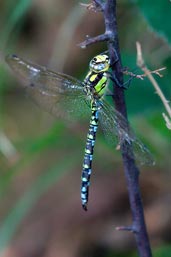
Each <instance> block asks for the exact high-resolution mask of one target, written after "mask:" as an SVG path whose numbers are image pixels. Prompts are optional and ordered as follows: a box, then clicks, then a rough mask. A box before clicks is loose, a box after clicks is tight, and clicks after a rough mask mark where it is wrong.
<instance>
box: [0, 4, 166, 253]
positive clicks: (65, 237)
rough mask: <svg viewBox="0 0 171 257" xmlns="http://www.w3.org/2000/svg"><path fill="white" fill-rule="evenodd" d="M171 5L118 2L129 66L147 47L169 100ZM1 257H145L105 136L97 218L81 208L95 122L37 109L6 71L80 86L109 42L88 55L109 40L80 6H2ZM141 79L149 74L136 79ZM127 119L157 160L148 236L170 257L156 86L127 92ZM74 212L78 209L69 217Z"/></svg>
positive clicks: (94, 192)
mask: <svg viewBox="0 0 171 257" xmlns="http://www.w3.org/2000/svg"><path fill="white" fill-rule="evenodd" d="M170 16H171V3H170V2H169V1H167V2H166V1H164V2H162V1H159V0H158V1H155V6H153V5H152V4H149V2H148V1H126V0H125V1H122V0H120V1H118V27H119V39H120V45H121V54H122V61H123V66H127V67H129V68H130V70H133V69H135V68H136V47H135V42H136V41H140V43H141V44H142V47H143V53H144V58H145V60H146V63H147V65H148V67H149V68H150V69H157V68H160V67H163V66H166V67H167V70H165V71H164V72H163V75H164V77H163V78H156V79H157V81H158V82H159V84H160V86H161V89H162V90H163V92H164V94H165V95H166V97H167V99H168V100H170V98H171V86H170V85H171V84H170V82H171V74H170V69H171V58H170V57H171V52H170V43H171V29H170ZM0 17H1V18H0V32H1V33H0V58H1V63H0V126H1V127H0V129H1V131H0V163H1V169H0V255H1V256H3V257H39V256H40V257H42V256H44V257H51V256H53V257H54V256H60V257H87V256H88V257H96V256H98V257H126V256H127V257H129V256H133V257H134V256H137V254H136V245H135V241H134V237H133V235H132V234H130V233H127V232H118V231H116V230H115V227H116V226H120V225H130V223H131V213H130V208H129V201H128V195H127V188H126V183H125V179H124V174H123V166H122V161H121V157H120V154H119V153H118V152H117V151H115V149H112V148H111V147H110V146H108V144H107V142H106V141H105V139H104V137H103V134H102V133H101V132H100V130H99V132H98V136H97V142H96V146H95V154H94V161H93V174H92V179H91V188H90V200H89V206H88V207H89V210H88V212H87V213H85V212H84V211H83V210H82V208H81V203H80V177H81V168H82V160H83V154H84V147H85V140H86V134H87V129H88V122H89V121H88V119H81V120H80V121H79V120H75V119H74V120H72V119H71V120H70V121H68V120H66V119H65V117H64V119H56V118H55V117H52V116H51V115H50V114H48V113H45V112H44V111H43V110H41V109H40V108H38V107H37V106H36V105H34V104H33V103H32V102H31V101H30V99H29V97H28V96H27V95H26V94H25V92H24V89H23V88H22V86H21V84H20V83H19V82H18V81H17V80H16V78H15V77H14V74H13V73H11V71H10V70H9V68H8V67H7V65H6V64H5V62H4V56H5V55H6V54H8V53H16V54H18V55H19V56H22V57H24V58H26V59H29V60H32V61H33V62H35V63H38V64H41V65H45V66H48V67H49V68H51V69H52V70H54V71H55V70H56V71H63V72H64V73H66V74H70V75H72V76H75V77H77V78H79V79H80V80H82V79H83V78H84V76H85V74H86V72H87V70H88V63H89V60H90V59H91V58H92V57H93V56H94V55H96V54H98V53H100V52H102V51H104V50H106V45H105V43H100V44H98V45H93V46H91V47H88V48H87V49H85V50H82V49H80V48H79V47H78V46H77V44H78V43H80V42H81V41H83V40H84V39H85V36H86V35H90V36H95V35H97V34H99V33H103V31H104V24H103V18H102V15H101V14H100V13H96V14H95V13H93V12H90V11H87V10H86V9H84V8H83V7H81V6H80V4H79V2H78V1H66V0H65V1H59V0H48V1H46V0H34V1H31V0H13V1H11V0H1V1H0ZM136 72H137V73H141V71H139V70H137V71H136ZM126 98H127V106H128V114H129V120H130V122H131V124H132V127H133V129H134V131H136V134H137V135H138V136H139V137H140V138H141V139H142V141H143V142H144V143H145V144H147V145H148V147H149V148H150V150H151V151H152V153H153V154H154V156H155V159H156V165H155V166H154V167H140V169H141V171H142V172H141V176H140V185H141V190H142V197H143V203H144V210H145V217H146V222H147V228H148V232H149V237H150V241H151V245H152V249H153V254H154V256H156V257H170V256H171V204H170V202H171V174H170V167H171V158H170V152H169V150H170V138H171V131H169V130H168V129H167V128H166V126H165V123H164V121H163V118H162V112H163V111H164V107H163V106H162V104H161V101H160V99H159V97H158V96H157V94H156V93H155V91H154V89H153V87H152V86H151V84H150V82H149V81H148V80H147V79H145V80H144V81H140V80H137V79H135V80H134V81H133V82H132V83H131V86H130V89H129V90H127V91H126ZM70 208H71V209H70Z"/></svg>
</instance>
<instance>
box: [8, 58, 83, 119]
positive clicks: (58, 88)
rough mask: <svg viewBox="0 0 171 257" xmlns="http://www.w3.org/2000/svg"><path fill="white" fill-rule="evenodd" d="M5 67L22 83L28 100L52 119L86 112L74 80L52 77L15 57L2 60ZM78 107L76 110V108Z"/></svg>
mask: <svg viewBox="0 0 171 257" xmlns="http://www.w3.org/2000/svg"><path fill="white" fill-rule="evenodd" d="M6 61H7V63H8V65H9V66H10V67H11V68H12V70H13V71H14V73H15V75H16V76H17V77H18V78H19V79H20V80H21V81H22V82H23V84H24V85H25V87H26V91H27V93H28V94H29V95H30V97H31V98H32V100H33V101H34V102H35V103H36V104H38V105H39V106H40V107H42V108H43V109H45V110H46V111H48V112H50V113H52V114H53V115H55V116H63V110H64V112H65V111H66V110H67V112H68V113H69V112H72V111H73V110H74V109H75V113H79V112H81V108H80V107H82V109H83V110H84V112H85V110H86V109H87V104H86V95H85V93H84V91H83V89H84V84H83V83H82V82H81V81H79V80H77V79H76V78H74V77H71V76H69V75H66V74H63V73H55V72H53V71H50V70H48V69H47V68H45V67H42V66H39V65H37V64H33V63H31V62H29V61H26V60H24V59H21V58H19V57H17V56H16V55H9V56H7V57H6ZM78 106H79V107H78Z"/></svg>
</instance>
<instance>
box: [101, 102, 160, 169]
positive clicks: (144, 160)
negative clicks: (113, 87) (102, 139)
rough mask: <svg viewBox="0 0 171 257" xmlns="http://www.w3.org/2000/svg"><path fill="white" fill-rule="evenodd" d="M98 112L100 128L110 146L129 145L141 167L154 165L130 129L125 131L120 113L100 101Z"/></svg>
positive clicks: (150, 156) (125, 124) (125, 127)
mask: <svg viewBox="0 0 171 257" xmlns="http://www.w3.org/2000/svg"><path fill="white" fill-rule="evenodd" d="M100 104H101V106H102V108H101V109H100V112H99V118H100V121H101V127H102V130H103V131H104V134H105V136H106V138H107V140H108V141H109V143H110V144H115V145H116V142H117V143H118V144H120V145H121V144H122V143H124V142H126V143H128V144H130V145H131V146H132V148H133V152H134V155H135V159H136V161H138V163H139V164H141V165H145V164H147V165H154V163H155V162H154V158H153V156H152V154H151V152H150V151H149V150H148V148H147V147H146V146H145V145H144V144H143V143H142V142H141V141H140V140H139V139H138V138H137V137H136V135H135V134H134V132H133V130H132V128H131V127H130V126H129V128H128V129H127V127H128V125H127V121H126V119H125V118H124V117H123V115H122V114H121V113H119V112H118V111H117V110H115V109H114V108H113V107H112V106H111V105H109V104H108V103H107V102H106V101H105V100H103V101H101V103H100Z"/></svg>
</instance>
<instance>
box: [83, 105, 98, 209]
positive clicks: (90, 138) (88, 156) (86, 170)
mask: <svg viewBox="0 0 171 257" xmlns="http://www.w3.org/2000/svg"><path fill="white" fill-rule="evenodd" d="M91 110H92V115H91V119H90V126H89V131H88V134H87V141H86V148H85V155H84V162H83V170H82V184H81V200H82V206H83V208H84V210H87V202H88V192H89V186H90V176H91V165H92V158H93V150H94V144H95V139H96V132H97V128H98V110H97V107H96V105H95V104H92V108H91Z"/></svg>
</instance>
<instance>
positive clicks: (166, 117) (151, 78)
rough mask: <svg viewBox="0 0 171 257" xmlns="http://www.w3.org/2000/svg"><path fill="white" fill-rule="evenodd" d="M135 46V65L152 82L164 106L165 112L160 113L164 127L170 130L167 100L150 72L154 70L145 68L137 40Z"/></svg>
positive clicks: (170, 123) (169, 108)
mask: <svg viewBox="0 0 171 257" xmlns="http://www.w3.org/2000/svg"><path fill="white" fill-rule="evenodd" d="M136 47H137V66H138V67H140V69H141V70H142V71H143V72H144V74H145V75H146V77H148V79H149V80H150V82H151V83H152V85H153V87H154V88H155V90H156V93H157V94H158V96H159V97H160V99H161V101H162V103H163V105H164V107H165V109H166V111H167V114H165V113H162V115H163V118H164V120H165V122H166V127H167V128H168V129H170V130H171V107H170V105H169V101H168V100H167V99H166V97H165V96H164V94H163V92H162V90H161V89H160V87H159V85H158V83H157V81H156V80H155V79H154V77H153V76H152V73H155V72H151V71H150V70H149V69H148V68H147V66H146V65H145V62H144V59H143V57H142V49H141V44H140V43H139V42H136ZM161 69H162V70H163V69H164V68H161ZM161 69H158V70H157V73H155V74H157V75H159V74H160V73H159V70H160V71H161ZM160 75H161V74H160Z"/></svg>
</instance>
